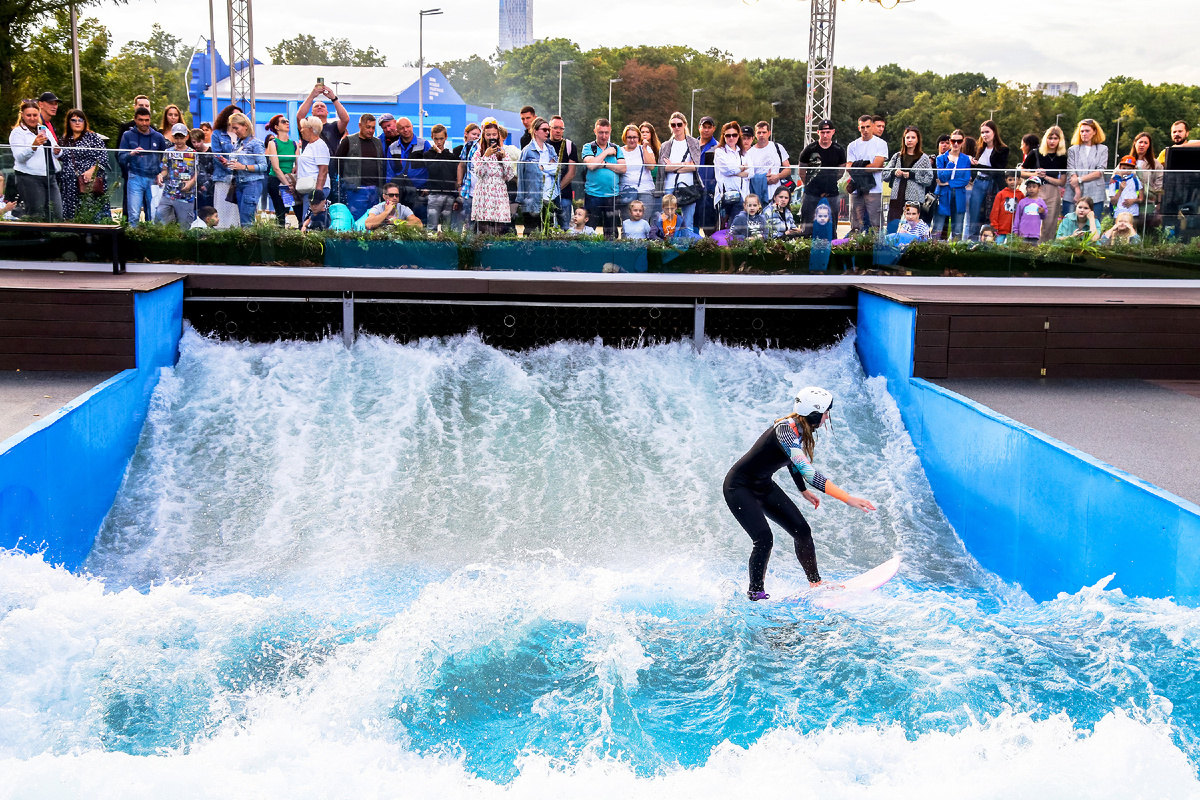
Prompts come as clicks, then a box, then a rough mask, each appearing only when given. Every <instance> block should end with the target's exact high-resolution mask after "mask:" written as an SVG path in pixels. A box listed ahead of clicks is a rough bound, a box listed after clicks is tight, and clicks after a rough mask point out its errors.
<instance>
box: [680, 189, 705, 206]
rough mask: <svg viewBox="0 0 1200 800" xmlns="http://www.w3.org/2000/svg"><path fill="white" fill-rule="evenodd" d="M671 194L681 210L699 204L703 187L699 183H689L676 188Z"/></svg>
mask: <svg viewBox="0 0 1200 800" xmlns="http://www.w3.org/2000/svg"><path fill="white" fill-rule="evenodd" d="M673 194H674V195H675V200H676V202H678V203H679V207H680V208H683V207H684V206H690V205H692V204H694V203H698V202H700V200H701V199H702V198H703V197H704V187H703V186H701V185H700V184H699V183H689V184H687V185H686V186H676V187H675V191H674V192H673Z"/></svg>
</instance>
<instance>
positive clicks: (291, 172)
mask: <svg viewBox="0 0 1200 800" xmlns="http://www.w3.org/2000/svg"><path fill="white" fill-rule="evenodd" d="M291 127H292V123H291V121H290V120H288V118H287V117H285V116H284V115H283V114H276V115H275V116H273V117H271V119H270V121H269V122H268V123H267V130H268V131H270V134H269V135H268V136H267V161H268V162H269V163H270V165H271V173H270V174H269V175H268V176H267V196H268V197H270V198H271V207H272V208H274V209H275V221H276V222H277V223H279V226H280V227H281V228H282V227H284V226H285V225H286V224H287V213H288V207H289V206H291V207H293V211H292V213H294V214H295V215H296V224H297V226H299V224H300V223H301V222H303V221H304V217H302V216H300V204H299V203H298V202H296V195H295V194H294V190H295V188H296V152H297V147H296V140H295V139H293V138H291ZM285 192H286V193H287V197H286V198H285V197H284V193H285Z"/></svg>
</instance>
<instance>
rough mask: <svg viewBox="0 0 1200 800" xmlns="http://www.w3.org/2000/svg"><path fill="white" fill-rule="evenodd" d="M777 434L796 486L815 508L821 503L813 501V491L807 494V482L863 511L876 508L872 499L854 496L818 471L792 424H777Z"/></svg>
mask: <svg viewBox="0 0 1200 800" xmlns="http://www.w3.org/2000/svg"><path fill="white" fill-rule="evenodd" d="M775 436H776V437H777V438H778V439H779V444H780V445H781V446H782V447H783V452H785V453H787V456H788V471H789V472H791V474H792V480H793V481H795V482H796V486H797V487H799V489H800V493H801V494H804V496H805V499H807V500H808V501H809V502H810V503H812V504H813V508H816V507H817V506H818V505H820V503H819V501H818V502H813V500H814V498H813V497H810V496H809V495H811V494H812V493H811V492H809V493H808V494H805V492H806V490H807V486H805V484H807V485H808V486H812V487H813V488H814V489H816V490H817V491H819V492H824V493H825V494H827V495H829V496H830V497H833V498H836V499H838V500H841V501H842V502H843V503H845V504H846V505H848V506H853V507H854V508H858V509H861V510H863V511H874V510H875V506H874V505H873V504H872V503H871V501H870V500H867V499H866V498H863V497H854V496H852V495H851V494H850V493H849V492H847V491H846V490H845V489H843V488H841V487H840V486H838V485H837V484H835V483H834V482H833V481H831V480H829V479H828V478H826V477H825V476H824V475H822V474H821V473H819V472H817V470H816V467H814V466H813V465H812V462H811V461H809V460H808V456H807V455H805V454H804V448H803V447H802V446H801V444H800V438H799V437H798V436H797V435H796V430H795V428H793V427H792V426H791V425H787V424H779V425H776V426H775Z"/></svg>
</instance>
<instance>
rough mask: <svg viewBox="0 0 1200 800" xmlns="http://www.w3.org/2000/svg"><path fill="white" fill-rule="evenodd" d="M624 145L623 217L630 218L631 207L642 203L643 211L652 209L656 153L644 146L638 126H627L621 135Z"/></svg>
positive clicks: (622, 178)
mask: <svg viewBox="0 0 1200 800" xmlns="http://www.w3.org/2000/svg"><path fill="white" fill-rule="evenodd" d="M621 140H622V142H623V145H622V147H621V158H622V159H624V161H625V174H624V175H622V176H621V190H620V194H621V205H622V208H621V216H622V218H623V219H628V218H629V206H631V205H632V204H633V202H634V201H640V202H641V204H642V208H643V210H645V209H647V208H649V207H650V199H651V192H653V191H654V175H653V174H652V173H651V172H650V170H651V169H653V168H654V165H655V160H654V152H653V151H652V150H651V149H650V146H649V145H646V144H642V134H641V131H640V130H638V127H637V126H636V125H626V126H625V130H624V131H622V133H621Z"/></svg>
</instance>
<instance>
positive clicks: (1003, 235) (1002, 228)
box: [990, 172, 1025, 242]
mask: <svg viewBox="0 0 1200 800" xmlns="http://www.w3.org/2000/svg"><path fill="white" fill-rule="evenodd" d="M1017 180H1018V176H1017V174H1016V173H1015V172H1010V173H1008V174H1007V175H1005V176H1004V184H1005V185H1004V188H1003V189H1001V190H1000V191H999V192H997V193H996V199H995V200H993V201H992V214H991V218H990V221H991V223H992V231H993V232H994V233H995V234H996V236H997V237H998V238H999V241H1001V242H1004V241H1005V240H1007V239H1008V235H1009V234H1010V233H1012V232H1013V218H1014V217H1015V216H1016V214H1017V203H1020V202H1021V201H1022V200H1024V199H1025V194H1024V193H1023V192H1022V191H1021V190H1020V189H1018V188H1017Z"/></svg>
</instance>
